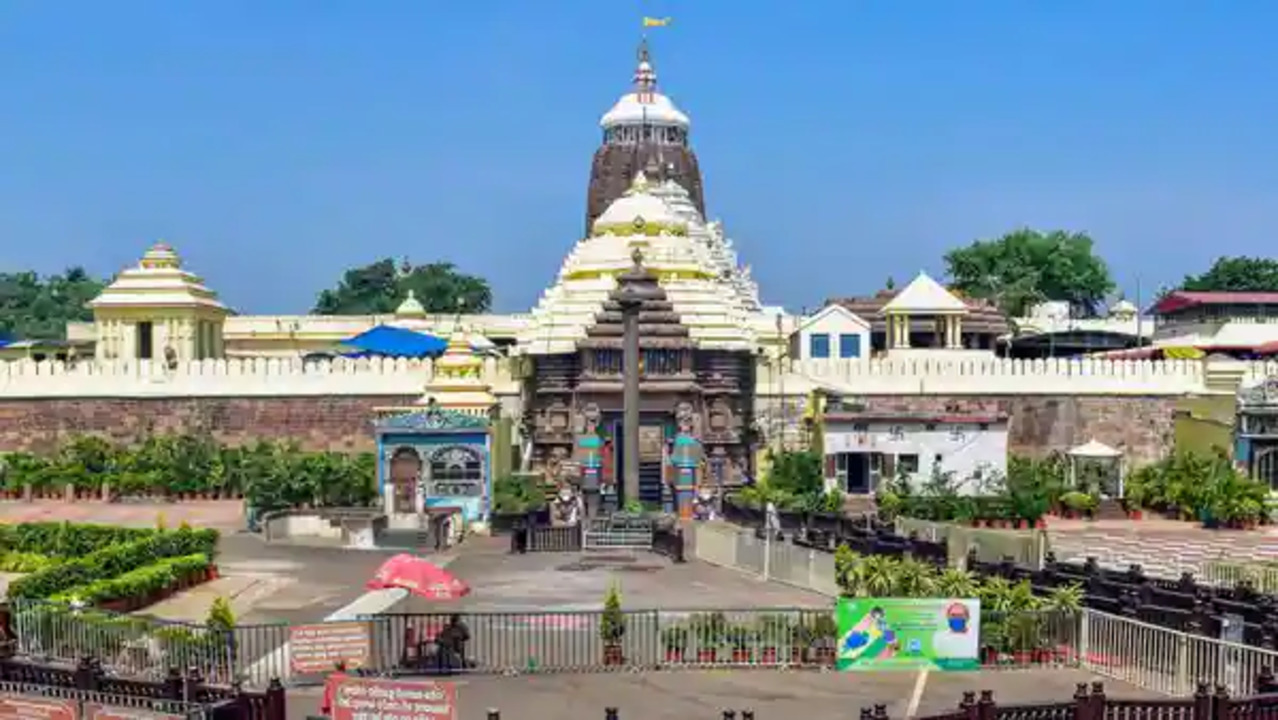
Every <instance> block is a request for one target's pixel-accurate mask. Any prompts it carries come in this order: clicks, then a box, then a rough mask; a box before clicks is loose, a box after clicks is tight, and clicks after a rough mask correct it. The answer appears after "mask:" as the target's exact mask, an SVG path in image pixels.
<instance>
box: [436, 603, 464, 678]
mask: <svg viewBox="0 0 1278 720" xmlns="http://www.w3.org/2000/svg"><path fill="white" fill-rule="evenodd" d="M468 642H470V628H468V627H466V623H464V622H462V619H461V615H458V614H456V613H454V614H453V615H452V616H450V617H449V618H448V624H447V625H445V626H444V627H443V628H442V629H441V630H440V631H439V633H438V634H437V635H435V648H436V653H435V661H436V663H437V667H438V669H439V670H440V671H442V672H457V671H461V670H465V669H466V668H467V667H469V666H470V664H469V662H468V661H467V660H466V643H468Z"/></svg>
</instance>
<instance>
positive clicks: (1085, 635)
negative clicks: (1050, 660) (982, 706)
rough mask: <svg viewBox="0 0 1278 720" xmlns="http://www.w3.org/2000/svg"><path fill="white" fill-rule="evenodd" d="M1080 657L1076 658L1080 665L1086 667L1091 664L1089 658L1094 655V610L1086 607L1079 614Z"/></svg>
mask: <svg viewBox="0 0 1278 720" xmlns="http://www.w3.org/2000/svg"><path fill="white" fill-rule="evenodd" d="M1077 652H1078V657H1077V658H1076V659H1075V661H1076V663H1077V664H1078V667H1081V668H1086V667H1088V665H1089V662H1090V661H1089V660H1088V658H1089V657H1091V655H1092V611H1091V610H1090V609H1087V608H1084V609H1083V611H1082V612H1081V613H1079V614H1078V650H1077Z"/></svg>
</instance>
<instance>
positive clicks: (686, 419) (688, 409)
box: [675, 401, 701, 437]
mask: <svg viewBox="0 0 1278 720" xmlns="http://www.w3.org/2000/svg"><path fill="white" fill-rule="evenodd" d="M698 425H699V423H698V422H697V412H696V410H695V409H694V408H693V407H692V403H690V402H687V401H684V402H681V403H679V404H678V405H676V406H675V426H676V427H677V428H678V429H679V432H681V433H684V434H687V435H691V436H693V437H698V436H700V435H701V433H700V432H698V430H699V429H700V428H698V427H697V426H698Z"/></svg>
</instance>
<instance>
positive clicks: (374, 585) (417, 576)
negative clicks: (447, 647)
mask: <svg viewBox="0 0 1278 720" xmlns="http://www.w3.org/2000/svg"><path fill="white" fill-rule="evenodd" d="M366 587H367V588H368V589H369V590H384V589H386V588H404V589H405V590H408V591H409V592H411V593H413V594H414V595H418V596H420V597H424V598H426V599H427V600H456V599H457V598H459V597H462V596H463V595H467V594H469V593H470V586H469V585H467V584H466V583H464V582H462V581H461V580H459V579H457V577H455V576H454V575H453V574H452V573H450V572H448V571H447V570H445V569H443V568H441V567H440V566H438V565H436V564H434V563H432V562H429V561H427V560H426V559H425V558H419V557H417V556H415V555H409V554H408V553H400V554H399V555H396V556H395V557H393V558H391V559H390V560H387V561H386V562H384V563H382V566H381V567H380V568H378V570H377V574H376V575H374V576H373V579H372V580H369V581H368V585H367V586H366Z"/></svg>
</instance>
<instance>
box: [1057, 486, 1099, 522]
mask: <svg viewBox="0 0 1278 720" xmlns="http://www.w3.org/2000/svg"><path fill="white" fill-rule="evenodd" d="M1061 505H1063V506H1065V517H1066V518H1069V519H1075V518H1081V517H1083V516H1084V515H1086V514H1087V513H1088V511H1089V508H1090V509H1095V505H1094V503H1093V500H1092V496H1091V495H1088V494H1087V493H1083V492H1078V491H1077V490H1074V491H1071V492H1067V493H1065V494H1064V495H1062V496H1061Z"/></svg>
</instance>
